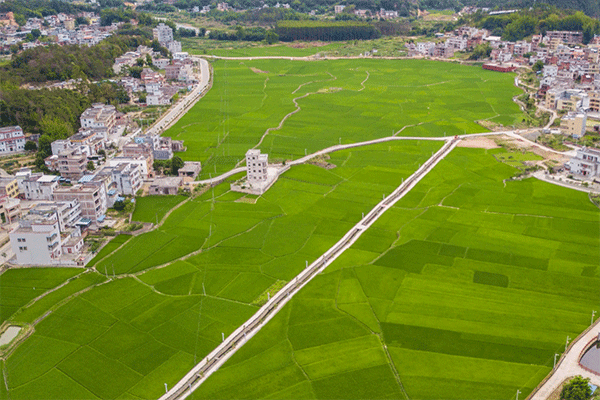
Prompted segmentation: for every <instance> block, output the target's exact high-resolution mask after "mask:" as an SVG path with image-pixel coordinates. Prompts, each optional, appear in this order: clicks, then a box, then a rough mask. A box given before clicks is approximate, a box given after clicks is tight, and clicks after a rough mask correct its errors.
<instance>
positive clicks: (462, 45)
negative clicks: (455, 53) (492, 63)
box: [446, 37, 468, 51]
mask: <svg viewBox="0 0 600 400" xmlns="http://www.w3.org/2000/svg"><path fill="white" fill-rule="evenodd" d="M467 43H468V40H467V39H465V38H462V37H451V38H448V39H446V47H452V48H453V49H454V50H459V51H460V50H464V49H466V48H467Z"/></svg>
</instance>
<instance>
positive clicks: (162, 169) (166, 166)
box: [152, 156, 183, 176]
mask: <svg viewBox="0 0 600 400" xmlns="http://www.w3.org/2000/svg"><path fill="white" fill-rule="evenodd" d="M152 167H153V168H154V170H155V171H156V172H158V173H162V174H164V175H173V176H177V174H178V173H179V169H180V168H181V167H183V160H182V159H181V157H179V156H173V158H172V159H170V160H154V164H152Z"/></svg>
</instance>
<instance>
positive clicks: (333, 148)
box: [191, 130, 556, 185]
mask: <svg viewBox="0 0 600 400" xmlns="http://www.w3.org/2000/svg"><path fill="white" fill-rule="evenodd" d="M516 132H518V131H499V132H483V133H471V134H467V135H460V136H457V137H458V138H460V139H466V138H472V137H478V136H501V135H508V136H511V137H514V138H517V139H522V140H527V139H523V138H522V137H521V136H519V135H518V134H517V133H516ZM524 132H526V130H525V131H524ZM451 138H452V137H449V136H445V137H444V136H442V137H435V136H434V137H416V136H386V137H382V138H379V139H373V140H367V141H364V142H356V143H349V144H338V145H335V146H331V147H327V148H325V149H323V150H319V151H316V152H314V153H312V154H309V155H306V156H304V157H302V158H298V159H297V160H292V161H288V163H287V165H290V166H291V165H299V164H304V163H306V162H307V161H309V160H310V159H312V158H314V157H318V156H322V155H324V154H328V153H333V152H335V151H340V150H346V149H352V148H355V147H361V146H370V145H372V144H377V143H385V142H391V141H394V140H436V141H448V140H450V139H451ZM531 143H533V142H531ZM534 145H536V146H538V147H540V148H543V149H544V150H548V151H553V152H556V151H555V150H553V149H550V148H547V147H544V146H541V145H539V144H537V143H534ZM244 171H246V167H238V168H234V169H232V170H229V171H227V172H225V173H223V174H221V175H218V176H215V177H211V178H209V179H203V180H200V181H194V182H191V184H192V185H216V184H218V183H221V182H223V181H224V180H225V179H227V178H229V177H230V176H233V175H235V174H238V173H240V172H244Z"/></svg>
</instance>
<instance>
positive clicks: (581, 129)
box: [560, 112, 587, 138]
mask: <svg viewBox="0 0 600 400" xmlns="http://www.w3.org/2000/svg"><path fill="white" fill-rule="evenodd" d="M586 122H587V116H586V114H585V113H583V112H577V113H569V114H567V115H565V116H564V117H562V119H561V120H560V129H561V130H562V133H563V134H564V135H567V136H572V137H573V138H580V137H582V136H583V135H585V126H586Z"/></svg>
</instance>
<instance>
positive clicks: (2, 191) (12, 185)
mask: <svg viewBox="0 0 600 400" xmlns="http://www.w3.org/2000/svg"><path fill="white" fill-rule="evenodd" d="M18 195H19V183H18V181H17V179H16V178H15V177H14V176H2V177H0V197H13V198H14V197H17V196H18Z"/></svg>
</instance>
